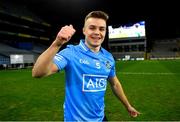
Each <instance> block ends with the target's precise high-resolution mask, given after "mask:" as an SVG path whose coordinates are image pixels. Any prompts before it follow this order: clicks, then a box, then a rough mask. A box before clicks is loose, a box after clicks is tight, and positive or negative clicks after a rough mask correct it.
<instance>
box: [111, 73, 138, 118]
mask: <svg viewBox="0 0 180 122" xmlns="http://www.w3.org/2000/svg"><path fill="white" fill-rule="evenodd" d="M109 81H110V84H111V89H112V91H113V93H114V94H115V96H116V97H117V98H118V99H119V100H120V101H121V102H122V103H123V104H124V106H125V107H126V109H127V111H128V112H129V114H130V116H132V117H136V116H137V115H139V114H140V113H139V112H138V111H137V110H136V109H135V108H133V107H132V106H131V104H130V103H129V101H128V99H127V97H126V95H125V93H124V91H123V88H122V85H121V83H120V81H119V80H118V78H117V76H115V77H113V78H109Z"/></svg>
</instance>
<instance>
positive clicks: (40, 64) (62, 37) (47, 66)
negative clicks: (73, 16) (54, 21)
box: [32, 25, 75, 78]
mask: <svg viewBox="0 0 180 122" xmlns="http://www.w3.org/2000/svg"><path fill="white" fill-rule="evenodd" d="M74 33H75V29H74V28H73V26H72V25H70V26H64V27H62V28H61V30H60V31H59V33H58V34H57V36H56V39H55V41H54V42H53V43H52V44H51V46H50V47H49V48H48V49H47V50H46V51H44V52H43V53H42V54H41V55H40V56H39V57H38V59H37V61H36V63H35V64H34V67H33V69H32V77H36V78H39V77H43V76H48V75H51V74H53V73H55V72H57V71H58V67H57V66H56V65H55V64H54V63H53V58H54V56H55V55H56V53H57V52H58V51H59V49H60V48H61V46H62V45H63V44H64V43H67V42H68V41H69V40H70V39H71V37H72V35H73V34H74Z"/></svg>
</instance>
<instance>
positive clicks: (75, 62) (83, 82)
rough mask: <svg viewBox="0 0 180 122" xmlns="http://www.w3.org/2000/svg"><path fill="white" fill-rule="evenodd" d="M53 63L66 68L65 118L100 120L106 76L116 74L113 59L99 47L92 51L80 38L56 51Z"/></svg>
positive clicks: (101, 118) (102, 110) (65, 119)
mask: <svg viewBox="0 0 180 122" xmlns="http://www.w3.org/2000/svg"><path fill="white" fill-rule="evenodd" d="M54 63H55V64H56V65H57V67H58V69H59V70H63V69H64V70H65V74H66V75H65V79H66V83H65V101H64V121H102V120H103V118H104V107H105V105H104V95H105V91H106V86H107V79H108V78H109V77H114V76H115V61H114V59H113V57H112V55H111V54H110V53H109V52H108V51H106V50H105V49H104V48H102V47H101V49H100V51H99V52H98V53H94V52H92V51H91V50H90V49H89V48H88V47H87V46H86V45H85V41H84V40H81V41H80V43H79V45H76V46H73V45H68V46H67V47H66V48H65V49H63V50H62V51H60V52H59V53H57V54H56V55H55V57H54Z"/></svg>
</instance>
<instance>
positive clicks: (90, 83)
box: [82, 74, 107, 92]
mask: <svg viewBox="0 0 180 122" xmlns="http://www.w3.org/2000/svg"><path fill="white" fill-rule="evenodd" d="M106 85H107V76H103V75H91V74H84V75H83V88H82V90H83V91H85V92H98V91H105V90H106Z"/></svg>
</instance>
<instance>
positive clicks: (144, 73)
mask: <svg viewBox="0 0 180 122" xmlns="http://www.w3.org/2000/svg"><path fill="white" fill-rule="evenodd" d="M117 73H118V74H124V75H176V74H180V73H168V72H157V73H156V72H117Z"/></svg>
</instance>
